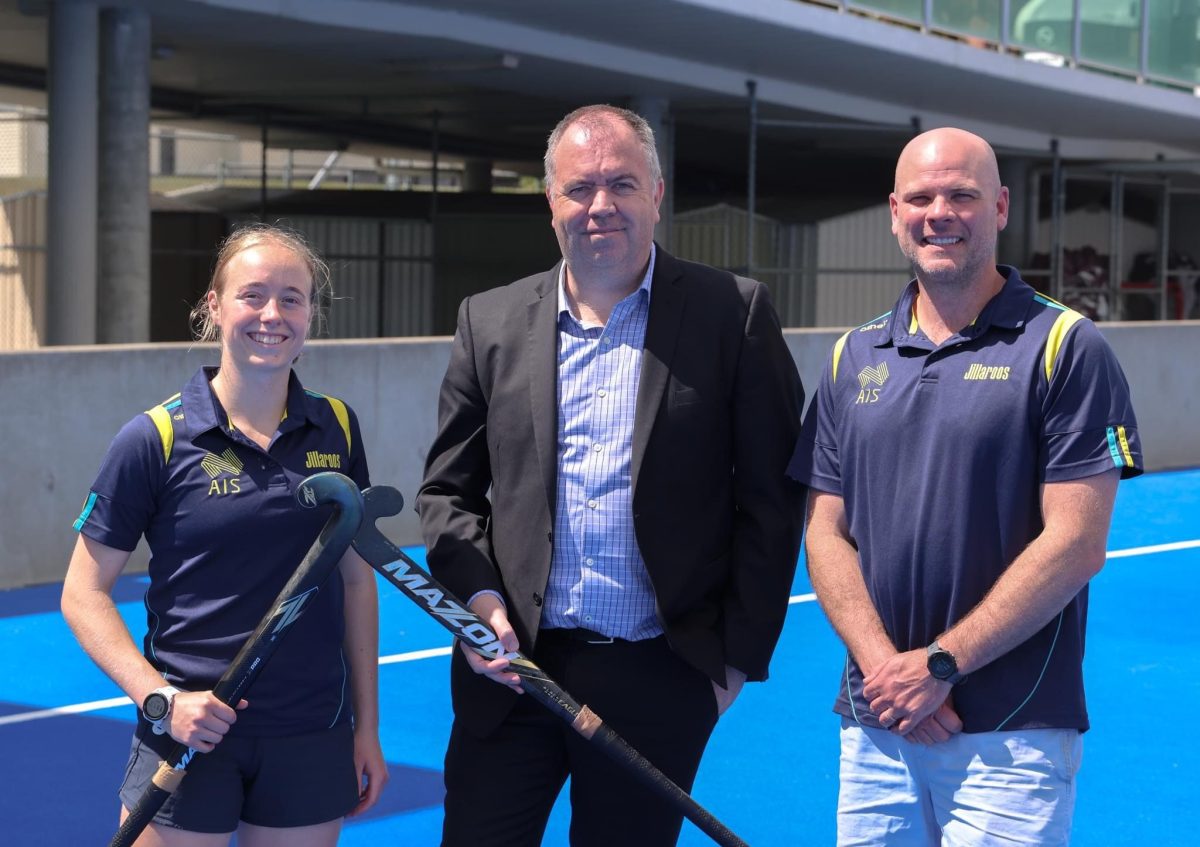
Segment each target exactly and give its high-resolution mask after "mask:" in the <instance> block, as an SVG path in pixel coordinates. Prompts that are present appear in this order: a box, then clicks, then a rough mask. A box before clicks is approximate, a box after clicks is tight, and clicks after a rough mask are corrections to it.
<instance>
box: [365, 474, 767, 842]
mask: <svg viewBox="0 0 1200 847" xmlns="http://www.w3.org/2000/svg"><path fill="white" fill-rule="evenodd" d="M363 505H364V507H365V515H364V516H363V522H362V527H361V528H360V529H359V531H358V535H356V536H355V537H354V549H355V550H356V551H357V552H358V555H360V556H362V557H363V559H365V560H366V562H367V564H369V565H370V566H371V567H372V568H374V569H375V570H376V571H377V572H378V573H379V574H380V575H381V576H382V577H383V578H384V579H386V580H387V581H388V582H390V583H391V584H392V585H394V586H396V587H397V588H399V589H400V591H401V592H403V593H404V595H405V596H406V597H408V599H410V600H412V601H413V602H414V603H416V604H417V605H418V606H420V607H421V608H422V609H423V610H425V611H426V612H427V613H428V614H429V615H430V616H431V617H433V618H434V619H435V620H436V621H437V622H438V623H440V624H441V625H442V626H443V627H445V628H446V629H448V630H449V631H450V632H451V633H453V635H454V636H455V637H456V638H458V639H459V640H460V641H462V642H463V643H464V644H466V645H467V647H469V648H470V649H471V650H474V651H475V652H476V653H478V654H479V655H480V656H483V657H484V658H485V659H496V658H505V659H508V660H509V667H508V669H509V670H511V671H512V672H513V673H515V674H516V675H517V676H518V677H520V679H521V688H523V689H524V690H525V691H526V692H527V693H529V694H531V695H533V697H534V699H536V700H537V701H538V702H539V703H541V704H542V705H543V706H545V707H546V708H547V709H549V710H550V711H551V712H552V713H554V714H555V715H557V716H558V717H560V718H561V719H562V720H564V721H566V722H567V723H569V724H570V725H571V727H572V728H573V729H574V730H575V731H576V732H578V733H579V734H580V735H581V736H583V737H584V738H585V739H587V740H588V741H590V742H591V743H593V744H595V745H596V746H598V747H599V748H600V749H601V750H603V751H604V752H605V753H606V754H607V755H608V756H610V757H611V758H612V759H613V760H615V761H616V762H617V763H618V764H619V765H622V766H623V767H625V768H626V769H627V770H628V771H630V772H631V773H632V774H633V775H634V776H636V777H637V778H638V779H639V780H641V782H642V783H643V784H644V785H645V786H646V787H648V788H650V789H651V790H652V791H654V792H656V793H657V794H659V795H660V796H661V797H662V798H663V799H664V800H666V801H667V802H669V803H670V804H671V805H672V806H674V807H675V808H676V810H678V811H679V812H682V813H683V815H684V817H686V818H687V819H688V820H690V821H691V822H692V823H694V824H695V825H696V826H697V827H699V828H700V830H701V831H702V832H704V834H706V835H708V836H709V837H710V838H712V839H713V841H715V842H717V843H718V844H720V845H722V846H723V847H747V845H746V842H744V841H742V839H740V838H738V837H737V836H736V835H735V834H734V833H733V832H732V831H730V829H729V828H728V827H727V826H725V824H723V823H721V822H720V821H719V820H717V819H716V818H715V817H713V815H712V813H711V812H709V811H708V810H707V809H705V808H704V807H703V806H701V805H700V804H699V803H697V802H696V801H695V800H693V799H692V797H691V795H690V794H688V793H687V792H686V791H684V790H683V789H682V788H680V787H679V786H678V785H676V784H675V783H674V782H672V781H671V780H670V779H669V778H668V777H667V776H666V774H664V773H663V772H662V771H660V770H659V769H658V768H656V767H655V766H654V765H652V764H651V763H650V762H649V760H647V759H646V757H645V756H643V755H642V754H641V753H639V752H638V751H637V750H635V749H633V747H631V746H629V744H628V743H627V742H626V741H625V739H623V738H621V736H619V735H617V734H616V733H615V732H613V731H612V729H610V728H609V727H608V726H606V725H605V724H604V722H603V721H602V720H601V719H600V718H599V717H598V716H597V715H596V713H595V712H593V711H592V710H591V709H589V708H588V707H587V706H584V705H582V704H580V703H579V702H577V701H576V700H575V699H574V698H573V697H571V695H570V694H568V693H567V692H566V691H564V690H563V689H562V688H561V687H560V686H559V685H558V683H557V682H555V681H554V680H553V679H551V678H550V677H549V676H547V675H546V672H545V671H543V670H542V669H541V668H539V667H538V666H537V665H536V664H534V663H533V660H532V659H530V658H529V657H527V656H525V655H523V654H521V653H519V652H515V653H510V652H509V651H507V650H505V649H504V646H503V645H502V644H501V643H500V640H499V639H498V638H497V637H496V633H494V632H493V631H492V629H491V627H489V626H488V625H487V624H486V623H484V622H483V620H482V619H481V618H479V616H477V615H476V614H475V613H474V612H472V611H471V610H470V609H468V608H467V607H466V606H465V605H463V603H462V602H461V601H460V600H458V599H457V598H456V597H455V596H454V595H453V594H451V593H450V592H449V591H447V590H446V589H445V588H443V587H442V586H441V585H440V584H439V583H438V582H437V580H435V579H434V578H433V577H432V576H430V575H429V574H428V573H427V572H426V571H425V570H423V569H422V568H421V566H420V565H418V564H417V563H416V562H414V561H413V560H412V559H410V558H409V557H408V556H406V555H405V554H404V551H403V550H401V549H400V548H398V547H397V546H396V545H394V544H393V543H392V542H391V541H389V540H388V539H387V537H386V536H384V534H383V533H382V532H380V531H379V528H378V527H376V526H375V521H377V520H378V519H379V518H386V517H390V516H391V515H395V514H399V512H400V510H401V509H402V508H403V507H404V497H403V496H402V495H401V494H400V492H399V491H397V490H396V489H394V488H391V487H390V486H386V485H377V486H374V487H372V488H368V489H367V490H366V491H364V492H363Z"/></svg>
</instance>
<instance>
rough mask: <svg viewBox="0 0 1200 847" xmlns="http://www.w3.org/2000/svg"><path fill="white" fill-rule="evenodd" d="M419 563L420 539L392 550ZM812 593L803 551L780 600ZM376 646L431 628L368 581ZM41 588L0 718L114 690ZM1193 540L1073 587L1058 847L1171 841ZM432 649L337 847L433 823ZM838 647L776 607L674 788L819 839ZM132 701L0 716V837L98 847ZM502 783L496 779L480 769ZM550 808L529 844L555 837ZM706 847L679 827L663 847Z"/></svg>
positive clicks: (1181, 748)
mask: <svg viewBox="0 0 1200 847" xmlns="http://www.w3.org/2000/svg"><path fill="white" fill-rule="evenodd" d="M1198 516H1200V470H1198V471H1182V472H1173V473H1160V474H1153V475H1147V476H1144V477H1140V478H1138V479H1134V480H1130V481H1128V482H1125V483H1122V485H1121V488H1120V494H1119V497H1118V503H1117V512H1116V519H1115V521H1114V525H1113V528H1112V531H1111V533H1110V541H1109V549H1110V550H1125V549H1129V548H1134V547H1142V546H1147V545H1156V544H1164V543H1170V542H1179V541H1189V540H1193V539H1196V538H1198V537H1200V519H1198ZM408 552H410V553H411V554H413V555H415V556H416V557H417V558H418V559H420V558H421V556H420V551H419V550H410V551H408ZM144 589H145V582H144V577H136V576H130V577H123V578H122V579H121V580H120V581H119V582H118V586H117V589H116V591H115V596H116V598H117V600H118V603H119V608H120V610H121V613H122V615H123V616H124V618H125V620H126V621H127V623H128V624H129V625H130V627H131V629H132V630H133V631H134V632H135V633H137V634H138V636H139V637H140V633H141V632H142V631H143V630H144V627H145V612H144V609H143V607H142V601H141V596H142V593H143V591H144ZM810 590H811V588H810V587H809V584H808V581H807V578H806V576H805V574H804V566H803V562H801V565H800V567H799V569H798V571H797V577H796V581H795V586H794V590H793V593H794V594H804V593H807V592H809V591H810ZM379 591H380V612H381V631H380V653H381V654H382V655H384V656H392V655H395V654H400V653H406V652H410V651H415V650H425V649H429V648H435V647H443V646H446V645H447V644H449V637H448V635H447V634H446V633H445V631H444V630H443V629H441V627H439V626H438V625H437V624H436V623H434V622H433V621H431V620H430V619H429V618H427V617H426V616H425V615H424V614H423V613H422V612H420V611H419V610H418V609H417V608H416V607H415V606H414V605H413V604H412V603H411V602H410V601H408V600H407V599H405V598H404V597H403V596H402V595H401V594H400V593H399V592H397V591H395V590H394V589H393V588H391V586H389V585H387V584H386V583H384V582H382V581H380V583H379ZM58 592H59V586H57V585H53V586H39V587H35V588H30V589H22V590H19V591H8V592H0V643H3V644H4V649H3V650H2V651H0V721H3V720H4V717H5V716H8V715H19V714H23V713H25V712H29V711H34V710H38V709H45V708H50V707H57V706H64V705H69V704H75V703H83V702H91V701H96V700H104V699H107V698H112V697H119V696H120V691H119V690H118V689H117V688H116V687H115V686H114V685H113V684H112V682H110V681H109V680H108V679H107V678H106V677H105V676H104V675H103V674H102V673H100V672H99V671H98V670H96V669H95V667H94V666H93V665H92V663H91V662H90V661H89V660H88V659H87V657H86V656H85V655H84V654H83V652H82V651H81V650H80V649H79V647H78V646H77V645H76V643H75V641H74V638H73V637H72V636H71V634H70V632H69V631H68V630H67V628H66V626H65V624H64V623H63V621H62V618H61V616H60V615H59V613H58ZM1198 608H1200V548H1191V549H1187V550H1181V551H1175V552H1162V553H1150V554H1145V555H1139V556H1133V557H1128V558H1114V559H1112V560H1110V561H1109V562H1108V564H1107V566H1106V567H1105V569H1104V570H1103V571H1102V572H1101V573H1100V575H1099V576H1097V577H1096V579H1095V580H1094V581H1093V583H1092V587H1091V610H1090V616H1089V617H1090V619H1089V627H1088V644H1087V658H1086V667H1087V680H1088V700H1089V706H1090V711H1091V715H1092V723H1093V729H1092V731H1091V732H1089V733H1088V734H1087V736H1086V739H1085V745H1084V750H1085V752H1084V762H1083V769H1082V771H1081V773H1080V780H1079V802H1078V809H1077V814H1076V825H1075V839H1074V842H1073V843H1074V845H1075V847H1101V846H1103V847H1108V845H1131V846H1132V845H1139V846H1140V845H1146V844H1154V845H1181V847H1182V845H1187V844H1192V843H1194V842H1195V836H1194V834H1193V833H1192V832H1191V831H1190V815H1189V814H1187V813H1186V810H1187V809H1190V808H1192V807H1193V806H1194V804H1195V797H1196V795H1197V793H1198V792H1200V753H1197V752H1196V750H1195V745H1193V744H1190V743H1188V742H1187V740H1186V737H1185V738H1184V739H1177V738H1176V736H1175V733H1173V732H1171V730H1172V729H1174V727H1175V726H1176V725H1177V724H1178V723H1180V722H1181V720H1180V719H1186V718H1187V717H1189V716H1190V715H1189V713H1190V710H1191V706H1192V704H1193V703H1195V702H1197V701H1198V700H1200V674H1198V673H1197V661H1198V660H1200V650H1198V649H1197V648H1200V643H1198V642H1200V627H1197V626H1196V624H1195V616H1196V613H1197V611H1196V610H1197V609H1198ZM448 663H449V659H448V658H446V657H444V656H439V657H435V658H430V659H422V660H417V661H408V662H400V663H389V664H384V665H383V666H382V667H381V668H380V694H381V698H382V713H383V721H382V726H381V732H382V740H383V744H384V750H385V752H386V753H387V755H388V758H389V762H390V767H391V773H392V780H391V782H390V783H389V785H388V787H387V790H386V792H385V796H384V800H383V801H382V802H381V803H380V805H379V807H377V808H376V809H375V810H373V811H372V812H371V813H370V814H368V815H367V816H366V817H365V818H364V819H362V820H355V821H352V822H350V823H349V824H348V825H347V827H346V829H345V833H344V835H343V837H342V844H345V845H378V844H398V845H401V844H402V845H432V844H436V843H437V841H438V835H439V833H440V827H441V809H440V805H439V804H440V797H441V762H442V753H443V750H444V746H445V742H446V738H447V736H448V734H449V728H450V702H449V692H448V690H447V686H446V680H447V666H448ZM841 663H842V648H841V645H840V644H839V643H838V641H837V638H836V637H835V636H834V635H833V633H832V631H831V630H830V628H829V626H828V624H827V623H826V621H825V619H824V617H823V616H822V614H821V612H820V609H819V608H818V607H817V605H816V604H815V603H811V602H806V603H797V604H795V605H793V606H791V608H790V611H789V613H788V619H787V625H786V627H785V629H784V633H783V637H782V639H781V641H780V645H779V649H778V651H777V653H776V656H775V661H774V663H773V665H772V673H771V679H770V681H769V682H768V683H766V684H764V685H751V686H748V687H747V688H746V690H745V692H744V693H743V695H742V697H741V698H740V699H739V701H738V703H737V704H736V705H735V707H734V708H733V709H732V710H731V711H730V712H729V713H728V714H727V715H726V716H725V717H724V718H723V719H722V720H721V723H720V725H719V726H718V728H717V731H716V733H715V735H714V737H713V740H712V743H711V744H710V746H709V750H708V753H707V754H706V756H705V760H704V765H703V766H702V768H701V771H700V775H699V777H698V779H697V783H696V786H695V789H694V791H693V795H694V796H695V797H696V799H697V800H698V801H699V802H700V803H701V804H702V805H704V806H705V807H706V808H708V809H709V810H710V811H712V812H713V813H714V814H715V815H716V816H717V817H718V818H720V819H721V820H722V821H724V822H725V823H726V824H728V825H729V826H730V828H731V829H733V830H734V831H735V832H737V833H738V834H739V835H740V836H742V837H743V838H744V839H745V840H746V841H748V842H749V843H751V844H754V845H794V844H831V843H832V841H833V829H834V825H833V810H834V804H835V800H836V795H837V719H836V718H835V716H834V715H833V713H832V712H831V711H830V706H831V704H832V701H833V696H834V687H835V686H836V685H837V679H838V674H839V671H840V669H841ZM133 718H134V711H133V706H132V705H128V704H126V705H122V706H115V707H110V708H106V709H102V710H99V711H92V712H88V713H86V714H80V715H72V716H60V717H53V718H48V719H40V720H30V721H24V722H21V723H11V724H3V723H0V786H3V790H2V791H0V820H2V821H3V822H4V823H3V830H0V844H10V843H11V844H50V845H84V844H101V843H105V842H106V841H107V839H108V837H109V836H110V835H111V834H112V831H113V828H114V827H115V821H116V808H117V804H116V786H117V783H118V782H119V780H120V777H121V771H122V767H123V764H124V760H125V756H126V752H127V749H128V744H129V736H130V730H131V727H132V721H133ZM497 778H498V779H502V778H503V775H499V774H498V775H497ZM567 826H568V817H567V810H566V809H565V804H563V803H560V804H559V806H558V807H556V809H555V812H554V815H553V817H552V820H551V823H550V826H549V828H548V830H547V836H546V839H545V842H544V843H545V844H547V845H565V844H566V843H567ZM710 843H711V842H710V841H709V840H708V839H707V838H706V837H705V836H704V835H702V834H701V833H700V832H699V831H698V830H697V829H695V828H694V827H692V826H691V825H690V824H685V825H684V832H683V836H682V838H681V840H680V844H681V845H684V847H700V845H708V844H710Z"/></svg>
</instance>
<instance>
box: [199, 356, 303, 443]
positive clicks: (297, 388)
mask: <svg viewBox="0 0 1200 847" xmlns="http://www.w3.org/2000/svg"><path fill="white" fill-rule="evenodd" d="M219 370H220V368H217V367H210V366H206V367H202V368H200V369H199V370H198V371H196V373H195V374H193V375H192V378H191V379H190V380H188V383H187V385H185V386H184V388H183V391H182V392H181V395H180V397H181V400H182V401H183V409H184V426H186V427H187V434H188V437H189V438H195V437H196V436H198V435H201V434H202V433H205V432H208V431H209V430H212V429H220V430H221V431H223V432H229V431H230V430H231V429H232V426H231V425H230V422H229V415H228V413H227V412H226V411H225V407H224V406H222V405H221V401H220V400H218V399H217V395H216V393H215V392H214V391H213V390H212V386H211V385H210V383H211V382H212V378H213V377H214V376H216V375H217V371H219ZM307 421H308V414H307V411H306V407H305V402H304V386H303V385H301V384H300V378H299V377H298V376H296V372H295V371H294V370H293V371H291V373H289V374H288V396H287V408H286V409H285V411H284V413H283V420H282V421H281V422H280V424H279V429H280V431H281V432H284V431H287V430H290V429H296V428H297V427H299V426H301V425H302V424H304V423H306V422H307Z"/></svg>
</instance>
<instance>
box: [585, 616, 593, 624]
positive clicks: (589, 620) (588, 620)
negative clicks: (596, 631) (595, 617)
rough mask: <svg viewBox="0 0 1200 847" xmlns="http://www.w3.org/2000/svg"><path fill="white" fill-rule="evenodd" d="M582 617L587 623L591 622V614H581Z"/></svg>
mask: <svg viewBox="0 0 1200 847" xmlns="http://www.w3.org/2000/svg"><path fill="white" fill-rule="evenodd" d="M583 619H584V620H585V621H587V622H588V623H591V622H592V616H591V615H584V616H583Z"/></svg>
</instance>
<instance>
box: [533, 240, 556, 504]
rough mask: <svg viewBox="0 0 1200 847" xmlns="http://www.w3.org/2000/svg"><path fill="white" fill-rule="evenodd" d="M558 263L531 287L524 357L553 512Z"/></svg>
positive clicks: (535, 433)
mask: <svg viewBox="0 0 1200 847" xmlns="http://www.w3.org/2000/svg"><path fill="white" fill-rule="evenodd" d="M561 265H562V262H559V263H558V264H557V265H555V266H554V268H553V270H550V271H548V272H547V273H546V275H545V276H544V277H543V278H542V279H541V280H539V281H538V283H537V285H536V286H535V296H534V298H533V299H532V300H530V301H529V305H528V306H527V327H528V331H527V342H526V343H527V344H528V349H527V350H526V357H527V361H528V367H527V368H526V370H527V372H528V374H529V403H530V414H531V415H532V417H533V440H534V443H535V444H536V446H537V454H538V464H539V466H540V467H541V471H542V483H543V485H544V486H545V488H546V503H547V505H548V506H549V508H550V514H551V515H553V514H554V500H555V491H556V490H557V474H558V448H557V442H558V335H557V333H558V275H559V268H560V267H561Z"/></svg>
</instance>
